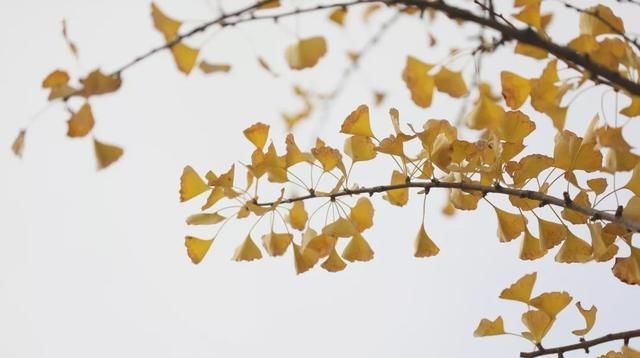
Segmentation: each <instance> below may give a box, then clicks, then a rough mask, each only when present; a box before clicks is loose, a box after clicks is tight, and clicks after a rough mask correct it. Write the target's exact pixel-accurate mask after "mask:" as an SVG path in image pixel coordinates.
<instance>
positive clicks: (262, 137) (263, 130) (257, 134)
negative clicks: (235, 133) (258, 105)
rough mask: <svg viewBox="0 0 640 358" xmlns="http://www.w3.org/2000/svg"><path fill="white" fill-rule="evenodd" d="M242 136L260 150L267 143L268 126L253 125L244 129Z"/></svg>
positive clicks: (262, 124)
mask: <svg viewBox="0 0 640 358" xmlns="http://www.w3.org/2000/svg"><path fill="white" fill-rule="evenodd" d="M242 133H243V134H244V136H245V137H246V138H247V139H248V140H249V141H250V142H251V143H253V145H255V146H256V148H257V149H260V150H262V149H263V148H264V145H265V144H266V143H267V137H268V136H269V126H268V125H266V124H264V123H260V122H258V123H255V124H253V125H251V127H249V128H247V129H245V130H244V131H243V132H242Z"/></svg>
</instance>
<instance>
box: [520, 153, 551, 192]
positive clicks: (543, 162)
mask: <svg viewBox="0 0 640 358" xmlns="http://www.w3.org/2000/svg"><path fill="white" fill-rule="evenodd" d="M519 164H520V165H519V166H518V169H517V170H516V171H515V172H514V173H513V183H514V185H516V186H517V187H521V186H522V185H524V184H525V181H526V180H528V179H532V178H536V177H538V175H540V173H541V172H542V171H543V170H546V169H548V168H550V167H551V166H552V165H553V158H551V157H547V156H546V155H542V154H530V155H527V156H526V157H523V158H522V159H520V162H519Z"/></svg>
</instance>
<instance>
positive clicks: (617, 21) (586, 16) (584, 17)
mask: <svg viewBox="0 0 640 358" xmlns="http://www.w3.org/2000/svg"><path fill="white" fill-rule="evenodd" d="M580 33H581V34H588V35H592V36H597V35H602V34H617V33H624V23H623V22H622V19H621V18H619V17H618V16H616V15H615V14H614V13H613V11H611V9H610V8H608V7H607V6H604V5H596V6H592V7H589V8H586V9H584V11H581V12H580Z"/></svg>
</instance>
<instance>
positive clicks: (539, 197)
mask: <svg viewBox="0 0 640 358" xmlns="http://www.w3.org/2000/svg"><path fill="white" fill-rule="evenodd" d="M407 188H420V189H425V190H429V189H432V188H447V189H461V190H465V191H476V192H480V193H482V194H487V193H495V194H503V195H512V196H517V197H521V198H528V199H532V200H536V201H539V202H540V206H544V205H554V206H557V207H562V208H566V209H569V210H573V211H576V212H578V213H581V214H584V215H587V216H589V217H590V218H592V219H594V220H604V221H609V222H612V223H617V224H620V225H622V226H624V227H625V228H626V229H627V230H629V231H632V232H640V222H637V221H633V220H629V219H627V218H625V217H623V216H622V215H616V214H611V213H608V212H606V211H602V210H598V209H594V208H590V207H586V206H582V205H578V204H576V203H575V202H574V201H572V200H567V199H565V198H562V199H561V198H557V197H555V196H551V195H547V194H544V193H541V192H538V191H533V190H524V189H514V188H507V187H503V186H501V185H493V186H489V185H482V184H478V183H467V182H443V181H428V182H416V181H408V182H406V183H403V184H395V185H380V186H374V187H368V188H359V189H353V190H351V189H345V190H342V191H339V192H336V193H333V194H326V195H321V194H317V193H315V192H313V193H310V194H308V195H303V196H298V197H293V198H288V199H284V200H282V201H280V203H293V202H295V201H303V200H308V199H313V198H337V197H341V196H347V195H349V196H350V195H359V194H369V195H370V196H371V195H373V194H375V193H380V192H385V191H389V190H394V189H407ZM274 203H275V202H264V203H257V205H260V206H271V205H272V204H274Z"/></svg>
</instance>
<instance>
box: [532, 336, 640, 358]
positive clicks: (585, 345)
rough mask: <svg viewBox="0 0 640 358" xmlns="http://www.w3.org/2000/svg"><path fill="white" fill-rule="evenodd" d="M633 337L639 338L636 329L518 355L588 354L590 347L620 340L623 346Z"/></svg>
mask: <svg viewBox="0 0 640 358" xmlns="http://www.w3.org/2000/svg"><path fill="white" fill-rule="evenodd" d="M634 337H640V329H636V330H633V331H626V332H619V333H611V334H607V335H606V336H602V337H600V338H596V339H592V340H589V341H581V342H580V343H576V344H570V345H566V346H561V347H555V348H542V349H539V350H537V351H533V352H522V353H520V357H521V358H533V357H541V356H546V355H552V354H557V355H558V356H560V357H562V354H563V353H566V352H570V351H577V350H585V351H587V352H588V350H589V348H590V347H593V346H596V345H599V344H602V343H607V342H612V341H617V340H620V339H621V340H624V344H625V345H627V344H628V343H629V339H631V338H634Z"/></svg>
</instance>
